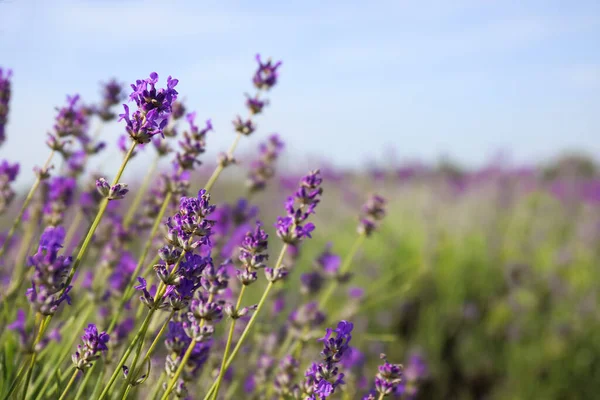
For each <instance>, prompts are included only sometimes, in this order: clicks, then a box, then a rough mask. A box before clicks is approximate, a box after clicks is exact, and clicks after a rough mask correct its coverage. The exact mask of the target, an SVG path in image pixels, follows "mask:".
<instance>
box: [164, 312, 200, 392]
mask: <svg viewBox="0 0 600 400" xmlns="http://www.w3.org/2000/svg"><path fill="white" fill-rule="evenodd" d="M202 321H204V320H202ZM196 343H198V342H197V341H196V339H195V338H194V339H192V341H191V342H190V345H189V346H188V348H187V350H186V351H185V354H184V355H183V358H182V359H181V363H180V364H179V367H177V371H175V375H173V378H171V380H170V381H169V385H168V386H167V390H165V392H164V393H163V395H162V397H161V400H166V399H168V398H169V394H170V393H171V390H173V387H175V384H176V383H177V379H179V375H181V372H182V371H183V368H184V367H185V365H186V364H187V361H188V360H189V359H190V356H191V355H192V351H194V347H196Z"/></svg>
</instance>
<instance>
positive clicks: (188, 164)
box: [176, 112, 213, 170]
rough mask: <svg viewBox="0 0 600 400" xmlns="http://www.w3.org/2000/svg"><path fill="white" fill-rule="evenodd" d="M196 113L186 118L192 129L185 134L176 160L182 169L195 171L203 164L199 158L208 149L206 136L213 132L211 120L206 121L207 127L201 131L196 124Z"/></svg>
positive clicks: (180, 142)
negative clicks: (197, 166) (195, 168)
mask: <svg viewBox="0 0 600 400" xmlns="http://www.w3.org/2000/svg"><path fill="white" fill-rule="evenodd" d="M195 118H196V113H195V112H193V113H190V114H188V115H187V116H186V119H187V121H188V123H189V124H190V129H189V130H187V131H185V132H184V133H183V140H180V141H179V147H180V151H179V152H177V155H176V160H177V163H178V164H179V166H180V167H181V169H184V170H189V169H194V167H196V165H200V164H201V162H200V160H199V159H198V157H199V156H200V155H201V154H203V153H204V151H205V148H206V134H207V133H208V132H210V131H212V130H213V127H212V123H211V122H210V119H209V120H207V121H206V126H205V127H204V128H203V129H199V128H198V126H196V124H195V123H194V119H195Z"/></svg>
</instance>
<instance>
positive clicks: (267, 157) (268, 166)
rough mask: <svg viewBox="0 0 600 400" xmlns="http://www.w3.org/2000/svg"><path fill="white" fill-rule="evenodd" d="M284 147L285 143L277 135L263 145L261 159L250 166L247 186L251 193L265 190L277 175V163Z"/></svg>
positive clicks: (260, 148) (260, 149)
mask: <svg viewBox="0 0 600 400" xmlns="http://www.w3.org/2000/svg"><path fill="white" fill-rule="evenodd" d="M283 147H284V145H283V142H282V141H281V139H279V135H277V134H276V133H275V134H272V135H271V136H269V140H268V141H267V142H266V143H261V145H260V147H259V151H260V158H259V159H258V160H256V161H254V162H253V163H252V164H251V165H250V172H249V173H248V178H247V183H246V185H247V186H248V190H249V191H250V192H251V193H253V192H258V191H260V190H264V188H265V186H266V185H267V182H268V181H269V180H270V179H271V178H272V177H273V176H274V175H275V161H277V158H278V157H279V154H280V153H281V151H282V150H283Z"/></svg>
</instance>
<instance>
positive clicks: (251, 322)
mask: <svg viewBox="0 0 600 400" xmlns="http://www.w3.org/2000/svg"><path fill="white" fill-rule="evenodd" d="M287 248H288V244H287V243H285V244H284V245H283V247H282V248H281V252H280V253H279V258H278V259H277V262H276V263H275V267H274V268H273V270H274V273H276V272H277V270H278V269H279V267H280V266H281V263H282V262H283V257H284V256H285V252H286V251H287ZM273 286H274V284H273V282H269V284H268V285H267V287H266V288H265V291H264V292H263V295H262V297H261V298H260V301H259V302H258V305H257V306H256V310H255V311H254V313H253V314H252V317H250V320H249V321H248V325H246V327H245V328H244V331H243V332H242V335H241V336H240V339H239V340H238V342H237V344H236V345H235V347H234V348H233V351H232V352H231V355H230V356H229V358H228V359H227V363H226V364H225V368H224V369H227V368H229V366H230V365H231V363H232V362H233V360H234V359H235V356H236V355H237V353H238V352H239V351H240V349H241V347H242V345H243V344H244V341H245V340H246V337H247V336H248V334H249V333H250V329H252V325H254V322H255V321H256V318H257V317H258V314H259V313H260V310H261V309H262V308H263V306H264V304H265V301H266V300H267V297H268V296H269V292H270V291H271V289H273ZM216 386H217V383H216V382H213V384H212V386H211V387H210V389H209V390H208V393H206V396H204V400H208V399H210V396H211V395H212V393H213V392H214V390H215V389H216Z"/></svg>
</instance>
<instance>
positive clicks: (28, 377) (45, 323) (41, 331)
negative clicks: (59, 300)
mask: <svg viewBox="0 0 600 400" xmlns="http://www.w3.org/2000/svg"><path fill="white" fill-rule="evenodd" d="M40 318H41V314H37V315H36V319H40ZM47 326H48V317H46V318H44V319H42V320H41V322H40V327H39V329H38V333H37V336H36V337H35V340H34V341H33V346H32V348H33V351H34V353H33V354H32V355H31V361H30V362H29V367H28V370H27V375H26V376H25V387H24V388H23V396H22V397H21V398H22V399H23V400H25V399H26V398H27V391H28V390H29V382H30V381H31V375H32V374H33V367H34V366H35V360H36V359H37V355H38V353H37V352H36V351H35V346H36V345H37V344H38V343H39V342H40V340H41V339H42V336H43V335H44V331H45V330H46V327H47Z"/></svg>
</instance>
